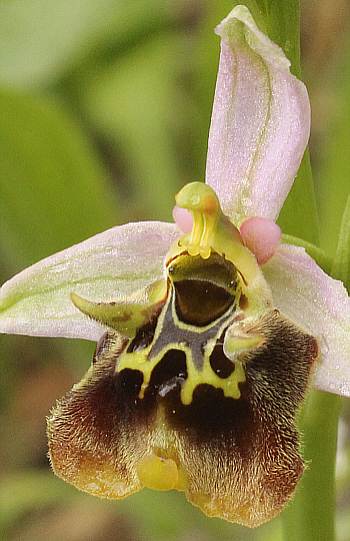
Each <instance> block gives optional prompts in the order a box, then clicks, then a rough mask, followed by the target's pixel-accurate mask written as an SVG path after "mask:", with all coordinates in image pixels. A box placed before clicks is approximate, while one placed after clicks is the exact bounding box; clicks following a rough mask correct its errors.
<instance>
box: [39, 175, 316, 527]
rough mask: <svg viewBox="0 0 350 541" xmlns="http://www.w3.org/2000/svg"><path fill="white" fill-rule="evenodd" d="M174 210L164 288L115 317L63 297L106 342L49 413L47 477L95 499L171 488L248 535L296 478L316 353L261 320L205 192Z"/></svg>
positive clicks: (258, 285)
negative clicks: (177, 218)
mask: <svg viewBox="0 0 350 541" xmlns="http://www.w3.org/2000/svg"><path fill="white" fill-rule="evenodd" d="M193 196H197V197H193ZM177 203H178V204H179V205H180V206H183V207H186V208H189V210H191V212H192V213H193V217H194V226H193V230H192V232H191V233H190V234H187V235H183V236H182V237H180V238H179V240H178V241H176V242H175V243H174V244H173V246H172V247H171V249H170V252H169V254H168V256H167V258H166V276H165V278H164V280H162V281H160V282H156V283H155V284H152V285H151V286H149V287H148V288H146V289H145V290H143V291H141V292H138V293H137V294H135V295H133V296H132V297H130V298H129V299H128V300H126V301H125V302H123V303H115V302H112V303H109V304H102V303H101V304H96V303H91V302H89V301H85V300H83V299H82V298H81V297H78V296H77V295H73V296H72V299H73V301H74V303H75V304H76V306H77V307H78V308H79V309H81V310H82V311H84V312H85V313H87V314H88V315H89V316H90V317H92V318H94V319H96V320H98V321H99V322H101V323H103V324H104V325H106V326H107V327H108V329H109V330H108V332H107V334H106V335H105V337H104V339H103V340H102V342H101V343H100V345H99V346H98V348H97V350H96V354H95V357H94V362H93V364H92V366H91V368H90V370H89V371H88V373H87V375H86V376H85V378H84V379H83V380H82V381H81V382H80V383H79V384H77V385H76V386H75V387H74V388H73V389H72V391H71V392H70V393H68V395H67V396H66V397H64V398H63V399H62V400H61V401H60V402H59V404H58V405H57V407H56V408H55V409H54V410H53V412H52V416H51V418H50V419H49V422H48V433H49V440H50V458H51V463H52V466H53V468H54V471H55V473H56V474H57V475H59V476H60V477H62V478H64V479H65V480H66V481H68V482H70V483H72V484H73V485H75V486H77V487H78V488H80V489H82V490H85V491H87V492H90V493H92V494H95V495H98V496H101V497H107V498H123V497H125V496H127V495H128V494H131V493H133V492H135V491H137V490H140V489H141V488H143V487H145V486H146V487H149V488H152V489H156V490H169V489H173V488H174V489H177V490H181V491H184V492H185V493H186V496H187V498H188V499H189V500H190V501H191V502H192V503H194V504H195V505H198V506H199V507H200V508H201V509H202V510H203V511H204V512H205V513H206V514H208V515H209V516H220V517H222V518H225V519H227V520H230V521H234V522H238V523H241V524H245V525H247V526H258V525H259V524H261V523H262V522H265V521H267V520H269V519H270V518H272V517H273V516H275V515H276V514H277V513H278V512H279V511H280V510H281V509H282V508H283V506H284V505H285V503H286V502H287V501H288V500H289V499H290V497H291V496H292V495H293V493H294V490H295V487H296V485H297V483H298V481H299V479H300V477H301V475H302V473H303V469H304V465H303V461H302V458H301V456H300V453H299V436H298V430H297V428H296V424H295V417H296V414H297V412H298V409H299V407H300V404H301V403H302V401H303V399H304V397H305V393H306V391H307V387H308V382H309V378H310V373H311V371H312V367H313V365H314V362H315V360H316V359H317V357H318V344H317V341H316V339H315V338H314V337H312V336H311V335H310V334H308V333H307V332H304V331H303V330H302V329H300V328H299V327H298V326H296V325H295V324H294V323H293V322H291V321H290V320H288V319H287V318H286V317H284V316H283V315H282V314H280V312H279V311H278V310H277V309H275V308H274V307H273V303H272V300H271V296H270V293H269V290H268V288H267V285H266V283H265V281H264V278H263V276H262V274H261V272H260V269H259V267H258V265H257V263H256V260H255V258H254V256H253V255H252V254H251V253H250V252H249V250H247V248H245V246H244V245H243V244H242V241H241V238H240V235H239V233H238V231H237V229H236V228H235V227H234V226H233V224H231V222H229V220H228V219H227V218H226V217H225V216H224V215H223V214H222V213H221V210H220V206H219V203H218V200H217V198H216V196H215V194H214V192H213V191H212V190H211V189H210V188H209V187H208V186H205V185H198V184H197V183H196V184H194V185H188V186H186V187H185V188H184V189H183V190H182V191H181V192H180V194H179V195H178V198H177Z"/></svg>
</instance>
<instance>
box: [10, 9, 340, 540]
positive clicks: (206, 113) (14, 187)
mask: <svg viewBox="0 0 350 541" xmlns="http://www.w3.org/2000/svg"><path fill="white" fill-rule="evenodd" d="M232 5H233V4H232V2H230V1H227V0H216V1H213V0H211V1H210V0H172V1H171V0H147V1H146V0H130V1H129V2H126V1H125V0H124V1H123V0H60V1H57V0H56V1H55V0H26V1H25V2H23V1H21V0H0V282H1V283H2V282H4V281H5V280H6V279H8V278H10V277H11V276H12V275H13V274H15V273H17V272H19V271H20V270H21V269H22V268H24V267H26V266H28V265H30V264H32V263H34V262H35V261H37V260H39V259H40V258H42V257H45V256H47V255H50V254H52V253H54V252H56V251H58V250H61V249H63V248H66V247H68V246H70V245H71V244H73V243H76V242H79V241H81V240H83V239H85V238H87V237H89V236H91V235H93V234H95V233H98V232H101V231H103V230H104V229H106V228H108V227H112V226H113V225H116V224H121V223H124V222H127V221H134V220H144V219H160V220H167V221H170V220H171V219H172V218H171V211H172V207H173V204H174V195H175V194H176V193H177V191H178V190H179V188H180V187H181V186H182V185H184V184H185V183H187V182H192V181H195V180H203V179H204V171H205V159H206V147H207V136H208V130H209V124H210V115H211V107H212V101H213V94H214V88H215V80H216V72H217V67H218V60H219V48H220V43H219V38H218V37H217V36H216V35H215V34H214V31H213V29H214V27H215V26H216V25H217V24H218V23H219V22H220V21H221V20H222V19H223V18H224V17H225V16H226V15H227V14H228V13H229V11H230V10H231V8H232ZM349 13H350V6H349V2H348V1H347V0H332V1H330V0H318V1H316V0H305V1H304V2H303V5H302V71H303V78H304V81H305V82H306V84H307V86H308V89H309V93H310V99H311V104H312V136H311V141H310V153H311V160H312V165H313V171H314V179H315V189H316V198H317V203H318V208H319V221H320V229H321V246H322V247H323V248H324V249H325V250H326V251H327V252H328V253H329V254H334V251H335V247H336V241H337V233H338V229H339V224H340V220H341V215H342V212H343V209H344V206H345V201H346V197H347V194H348V193H349V183H350V181H349V179H350V148H349V142H350V133H349V125H350V25H349V16H350V15H349ZM285 232H286V233H292V232H291V231H285ZM93 351H94V344H93V343H89V342H84V341H78V340H58V339H40V340H39V339H31V338H29V337H13V336H0V364H1V374H2V375H1V379H0V401H1V402H0V537H1V539H2V540H4V541H19V540H25V541H32V540H33V541H34V540H49V541H56V540H57V541H58V540H65V541H109V540H123V541H124V540H125V541H128V540H130V541H139V540H140V541H141V540H142V541H151V540H156V541H157V540H163V541H168V540H169V541H170V540H181V541H187V540H191V541H197V540H198V541H199V540H200V541H212V540H213V541H214V540H216V539H222V540H229V539H230V540H234V539H237V540H243V541H244V540H257V541H258V540H259V541H264V540H266V541H267V540H269V541H274V540H276V541H277V540H279V539H281V524H280V519H279V518H277V519H275V520H273V521H272V522H271V523H269V524H267V525H264V526H262V527H260V528H259V529H258V530H255V531H251V530H249V529H246V528H243V527H240V526H236V525H232V524H228V523H225V522H224V521H222V520H219V519H209V518H207V517H205V516H204V515H203V514H202V513H201V511H199V510H197V509H196V508H194V507H193V506H191V505H190V504H188V503H187V502H186V500H185V498H184V496H183V494H180V493H176V492H173V491H171V492H167V493H156V492H152V491H149V490H146V489H144V490H143V491H141V492H140V493H139V494H135V495H133V496H130V497H129V498H127V499H126V500H123V501H119V502H108V501H103V500H98V499H96V498H93V497H92V496H91V497H90V496H88V495H85V494H82V493H79V492H78V491H77V490H76V489H74V488H73V487H71V486H69V485H67V484H65V483H64V482H63V481H61V480H59V479H56V478H55V477H54V475H53V474H52V473H51V471H50V469H49V465H48V460H47V458H46V452H47V443H46V435H45V416H46V415H47V414H48V412H49V410H50V408H51V407H52V406H53V405H54V404H55V401H56V399H58V398H59V397H61V396H62V395H63V394H64V393H65V392H67V391H68V390H69V389H70V388H71V386H72V385H73V383H74V382H76V381H78V380H79V379H80V378H81V377H82V375H83V374H84V372H85V370H86V369H87V368H88V366H89V364H90V360H91V358H92V355H93ZM345 404H346V405H347V408H344V411H343V415H342V420H341V424H340V445H339V453H338V454H339V456H338V462H337V495H338V496H337V532H338V539H339V541H349V540H350V533H349V532H350V469H349V462H350V461H349V458H350V445H349V439H350V438H349V420H350V412H349V405H348V402H345Z"/></svg>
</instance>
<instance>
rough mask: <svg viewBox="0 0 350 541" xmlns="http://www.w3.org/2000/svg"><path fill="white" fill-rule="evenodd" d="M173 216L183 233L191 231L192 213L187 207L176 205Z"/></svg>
mask: <svg viewBox="0 0 350 541" xmlns="http://www.w3.org/2000/svg"><path fill="white" fill-rule="evenodd" d="M173 218H174V220H175V223H176V225H178V226H179V228H180V229H181V231H182V232H183V233H190V232H191V231H192V227H193V218H192V214H191V213H190V212H189V211H188V210H187V209H182V208H181V207H178V206H177V205H175V207H174V209H173Z"/></svg>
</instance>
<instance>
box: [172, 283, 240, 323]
mask: <svg viewBox="0 0 350 541" xmlns="http://www.w3.org/2000/svg"><path fill="white" fill-rule="evenodd" d="M174 286H175V293H176V295H175V307H176V313H177V316H178V318H179V319H180V321H183V322H184V323H187V324H189V325H195V326H197V327H205V326H206V325H208V324H209V323H212V322H213V321H215V320H216V319H218V318H219V317H221V316H222V315H223V314H224V313H225V312H226V311H227V310H228V309H229V307H230V306H231V305H232V304H233V303H234V301H235V297H233V296H232V295H231V294H230V293H229V292H228V291H227V290H226V289H224V288H222V287H219V286H217V285H215V284H213V283H211V282H209V281H207V280H182V281H181V282H176V283H175V284H174Z"/></svg>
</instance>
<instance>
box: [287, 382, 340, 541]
mask: <svg viewBox="0 0 350 541" xmlns="http://www.w3.org/2000/svg"><path fill="white" fill-rule="evenodd" d="M340 408H341V398H340V397H339V396H337V395H333V394H330V393H324V392H322V391H312V392H311V393H310V395H309V398H308V401H307V404H306V406H305V408H304V410H303V413H302V415H301V419H300V428H301V430H302V433H303V448H304V452H303V454H304V459H305V462H306V464H307V466H308V467H307V470H306V472H305V474H304V476H303V478H302V481H301V483H300V486H299V487H298V489H297V492H296V495H295V497H294V500H293V502H292V504H291V505H290V507H289V508H288V509H286V510H285V511H284V513H283V514H282V521H283V535H284V537H283V539H284V541H292V540H293V541H294V540H295V539H302V540H303V541H315V540H316V539H317V541H333V540H334V539H335V530H334V528H335V527H334V514H335V513H334V512H335V502H334V500H335V487H334V478H335V458H336V451H337V435H338V417H339V412H340Z"/></svg>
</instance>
